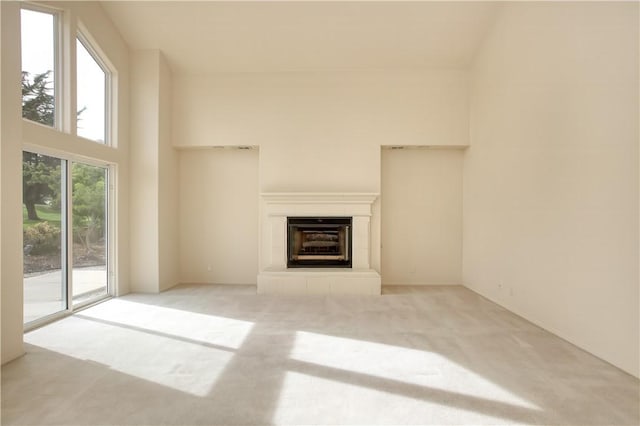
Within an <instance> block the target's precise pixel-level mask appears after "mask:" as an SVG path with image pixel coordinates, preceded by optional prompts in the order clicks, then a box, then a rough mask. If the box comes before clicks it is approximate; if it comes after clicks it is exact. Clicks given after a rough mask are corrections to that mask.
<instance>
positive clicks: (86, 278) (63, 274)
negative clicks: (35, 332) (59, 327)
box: [22, 151, 109, 325]
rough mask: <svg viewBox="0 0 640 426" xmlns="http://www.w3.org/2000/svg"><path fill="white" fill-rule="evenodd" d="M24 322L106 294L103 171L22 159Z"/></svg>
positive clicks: (39, 157) (27, 155) (34, 156)
mask: <svg viewBox="0 0 640 426" xmlns="http://www.w3.org/2000/svg"><path fill="white" fill-rule="evenodd" d="M22 182H23V204H24V207H23V225H22V226H23V235H24V246H23V253H24V256H23V259H24V261H23V262H24V323H25V324H27V325H31V324H33V323H36V322H39V321H40V320H42V319H43V318H47V317H50V316H52V315H55V314H57V313H60V312H63V311H69V310H73V308H75V307H78V306H82V305H85V304H87V303H91V302H94V301H96V300H98V299H100V298H103V297H106V296H108V295H109V279H108V278H109V272H108V271H109V263H108V253H109V250H108V248H109V238H108V232H107V231H108V225H109V214H108V200H109V185H108V182H109V169H108V167H106V166H100V165H92V164H86V163H84V162H77V161H73V160H71V159H62V158H57V157H52V156H48V155H44V154H40V153H37V152H29V151H24V152H23V154H22Z"/></svg>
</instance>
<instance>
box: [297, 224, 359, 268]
mask: <svg viewBox="0 0 640 426" xmlns="http://www.w3.org/2000/svg"><path fill="white" fill-rule="evenodd" d="M351 222H352V218H351V217H288V218H287V267H288V268H351V250H352V249H351V241H352V235H351V228H352V226H351Z"/></svg>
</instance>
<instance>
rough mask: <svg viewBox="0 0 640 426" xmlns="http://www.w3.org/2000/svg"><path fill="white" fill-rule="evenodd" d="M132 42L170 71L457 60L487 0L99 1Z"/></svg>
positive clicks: (472, 42)
mask: <svg viewBox="0 0 640 426" xmlns="http://www.w3.org/2000/svg"><path fill="white" fill-rule="evenodd" d="M102 5H103V7H104V9H105V11H106V12H107V13H108V14H109V16H110V17H111V19H112V20H113V22H114V23H115V25H116V27H117V28H118V29H119V31H120V33H121V34H122V36H123V37H124V39H125V40H126V41H127V42H128V43H129V45H130V46H131V48H133V49H148V48H152V49H160V50H162V51H163V52H164V53H165V55H166V56H167V58H168V60H169V62H170V64H171V67H172V69H173V70H174V72H180V73H211V72H235V71H240V72H245V71H246V72H258V71H298V70H304V71H310V70H336V69H363V68H379V69H381V68H415V67H438V68H463V67H467V66H468V65H469V63H470V62H471V60H472V59H473V56H474V53H475V51H476V49H477V48H478V45H479V43H480V42H481V40H482V37H483V36H484V34H485V32H486V31H487V28H488V27H489V25H490V24H491V21H492V17H493V15H494V13H495V11H496V4H495V3H489V2H392V1H389V2H362V1H356V2H306V1H295V2H273V1H261V2H242V1H235V2H202V1H200V2H183V1H179V2H155V1H142V2H128V1H127V2H103V3H102Z"/></svg>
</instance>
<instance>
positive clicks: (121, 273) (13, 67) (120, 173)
mask: <svg viewBox="0 0 640 426" xmlns="http://www.w3.org/2000/svg"><path fill="white" fill-rule="evenodd" d="M1 4H2V11H3V14H2V19H3V22H2V36H3V37H2V64H1V66H2V85H3V90H2V115H3V120H2V123H3V126H2V148H1V150H2V174H3V177H2V185H3V186H2V236H3V238H2V246H3V247H2V305H3V306H2V362H3V363H5V362H7V361H10V360H11V359H13V358H15V357H17V356H19V355H20V354H22V352H23V349H22V333H23V318H22V310H23V281H22V233H21V228H22V227H21V223H22V188H21V183H22V179H21V173H22V170H21V157H22V155H21V151H22V149H23V147H29V149H37V150H40V151H42V152H47V153H51V154H54V155H55V154H60V155H64V156H68V157H69V156H70V157H73V158H77V159H84V158H86V159H92V160H98V161H104V162H108V163H110V164H112V165H113V166H114V171H115V176H112V177H115V183H116V187H117V195H116V198H115V200H114V202H115V204H116V206H115V209H116V218H115V231H114V238H115V241H114V242H115V243H116V244H117V247H118V249H117V255H116V257H115V259H114V274H115V277H116V280H115V283H116V285H117V287H116V289H115V291H116V293H117V294H125V293H127V292H129V269H128V267H129V245H128V234H129V221H128V211H129V205H128V187H127V184H128V181H129V178H128V169H129V158H128V154H129V57H128V56H129V54H128V47H127V45H126V44H125V43H124V41H123V40H122V38H121V37H120V35H119V34H118V32H117V31H116V30H115V28H114V27H113V25H112V23H111V21H109V19H108V18H107V17H106V15H105V14H104V12H103V10H102V8H101V7H100V5H98V4H96V3H91V2H51V3H50V5H52V6H53V7H55V8H57V9H59V10H61V11H62V13H63V14H64V16H65V19H64V26H63V28H64V31H65V34H75V31H76V28H77V25H78V22H82V23H83V24H84V26H85V27H86V28H87V29H88V30H89V33H90V35H91V37H92V39H93V40H94V41H95V42H96V43H97V44H98V45H99V47H100V49H101V50H102V52H103V53H104V54H105V55H106V56H107V58H108V60H109V62H110V63H111V64H112V65H113V66H114V67H115V70H116V73H115V74H114V78H113V86H114V89H115V92H116V99H114V101H115V103H116V104H117V105H118V110H117V114H116V116H115V117H114V120H115V121H116V122H117V124H118V126H117V133H116V134H115V135H114V136H115V139H116V142H117V146H116V147H106V146H103V145H100V144H97V143H95V142H91V141H87V140H84V139H82V138H78V137H76V136H75V135H74V134H73V129H72V128H71V127H70V126H71V123H72V119H71V118H69V114H70V112H67V120H66V122H65V124H64V127H63V129H64V131H56V130H52V129H50V128H47V127H44V126H39V125H37V124H33V123H30V122H26V121H23V120H22V118H21V94H20V89H19V88H20V71H21V70H20V30H19V28H20V27H19V25H20V10H19V4H18V3H14V2H2V3H1ZM70 41H73V42H71V43H69V44H68V45H66V46H63V47H62V49H63V50H64V51H65V52H66V55H65V57H66V58H68V59H69V60H68V61H67V62H66V63H65V64H64V65H65V66H66V67H67V69H68V70H71V71H72V70H74V69H75V60H74V59H73V58H75V54H74V53H75V41H74V40H70ZM64 95H66V96H67V97H68V99H75V92H73V90H71V88H70V87H69V84H68V83H67V85H66V90H65V91H64ZM72 104H73V102H72ZM72 110H74V108H73V106H72V107H71V108H70V111H72ZM73 114H75V113H73ZM74 116H75V115H72V117H74ZM12 206H13V207H12Z"/></svg>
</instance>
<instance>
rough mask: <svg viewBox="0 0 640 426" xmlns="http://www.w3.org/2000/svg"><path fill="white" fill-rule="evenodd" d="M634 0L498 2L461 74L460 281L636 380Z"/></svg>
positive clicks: (636, 264) (636, 102) (636, 119)
mask: <svg viewBox="0 0 640 426" xmlns="http://www.w3.org/2000/svg"><path fill="white" fill-rule="evenodd" d="M638 22H639V20H638V4H637V3H624V4H623V3H613V2H611V3H551V2H549V3H518V4H504V7H503V10H502V13H501V14H500V16H499V17H498V19H497V22H496V25H495V27H494V28H493V29H492V30H491V32H490V34H489V35H488V38H487V39H486V41H485V43H484V45H483V47H482V49H481V50H480V52H479V54H478V56H477V59H476V61H475V64H474V67H473V74H472V76H473V89H472V103H471V106H472V108H471V111H472V113H471V148H469V149H468V151H467V153H466V156H465V160H464V201H463V202H464V226H463V231H464V239H463V247H464V269H463V278H464V283H465V285H467V286H468V287H470V288H471V289H473V290H475V291H477V292H479V293H480V294H482V295H484V296H486V297H488V298H490V299H492V300H494V301H497V302H498V303H500V304H501V305H503V306H505V307H506V308H508V309H509V310H512V311H514V312H515V313H517V314H519V315H522V316H523V317H525V318H527V319H529V320H531V321H533V322H535V323H537V324H539V325H540V326H542V327H544V328H546V329H548V330H550V331H552V332H553V333H555V334H558V335H559V336H561V337H563V338H565V339H567V340H568V341H570V342H572V343H574V344H576V345H578V346H580V347H582V348H584V349H586V350H587V351H589V352H591V353H593V354H595V355H597V356H599V357H601V358H603V359H605V360H607V361H609V362H611V363H612V364H614V365H616V366H618V367H620V368H622V369H623V370H625V371H627V372H629V373H631V374H633V375H635V376H638V374H639V371H638V369H639V363H640V362H639V361H640V360H639V354H638V351H639V348H640V342H639V335H640V330H639V322H640V321H639V318H638V305H639V303H638V301H639V294H638V293H639V292H638V287H639V277H638V259H639V252H638V213H639V212H638V189H639V187H638V136H639V131H638V117H639V107H638V105H639V103H638V101H639V99H638V88H639V87H638V81H639V78H638V77H639V76H638V59H639V55H638V52H639V50H638V47H639V46H638V35H639V34H638Z"/></svg>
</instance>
